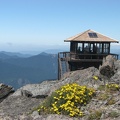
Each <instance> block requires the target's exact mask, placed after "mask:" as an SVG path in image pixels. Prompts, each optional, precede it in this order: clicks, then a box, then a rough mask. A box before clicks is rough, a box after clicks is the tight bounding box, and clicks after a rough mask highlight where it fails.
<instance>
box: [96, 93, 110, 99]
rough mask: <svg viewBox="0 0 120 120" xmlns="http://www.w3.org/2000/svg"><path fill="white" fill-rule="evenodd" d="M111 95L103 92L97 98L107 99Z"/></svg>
mask: <svg viewBox="0 0 120 120" xmlns="http://www.w3.org/2000/svg"><path fill="white" fill-rule="evenodd" d="M108 97H109V95H108V94H107V93H101V94H100V95H99V96H98V97H97V98H98V100H106V99H107V98H108Z"/></svg>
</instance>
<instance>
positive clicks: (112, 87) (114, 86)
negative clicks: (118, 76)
mask: <svg viewBox="0 0 120 120" xmlns="http://www.w3.org/2000/svg"><path fill="white" fill-rule="evenodd" d="M106 88H107V90H109V91H119V90H120V86H119V85H118V84H113V83H112V84H106Z"/></svg>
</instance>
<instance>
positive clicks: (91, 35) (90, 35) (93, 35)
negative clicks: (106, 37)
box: [88, 33, 98, 38]
mask: <svg viewBox="0 0 120 120" xmlns="http://www.w3.org/2000/svg"><path fill="white" fill-rule="evenodd" d="M88 35H89V37H90V38H98V36H97V34H96V33H88Z"/></svg>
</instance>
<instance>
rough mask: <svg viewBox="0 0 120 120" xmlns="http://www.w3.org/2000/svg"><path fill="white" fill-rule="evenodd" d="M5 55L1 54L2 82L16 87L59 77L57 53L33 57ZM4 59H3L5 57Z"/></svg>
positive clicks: (0, 74) (0, 79) (0, 80)
mask: <svg viewBox="0 0 120 120" xmlns="http://www.w3.org/2000/svg"><path fill="white" fill-rule="evenodd" d="M4 55H5V56H1V54H0V83H1V82H3V83H5V84H9V85H12V86H13V87H14V88H15V89H17V88H19V87H21V86H23V85H25V84H28V83H40V82H42V81H43V80H49V79H57V55H55V54H47V53H41V54H38V55H35V56H31V57H26V58H23V57H18V56H9V55H6V54H5V53H4ZM2 57H3V58H4V59H3V58H2Z"/></svg>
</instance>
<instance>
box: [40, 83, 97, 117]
mask: <svg viewBox="0 0 120 120" xmlns="http://www.w3.org/2000/svg"><path fill="white" fill-rule="evenodd" d="M94 94H95V90H94V89H92V88H87V87H86V86H80V85H78V84H76V83H72V84H67V85H64V86H62V87H61V88H60V89H58V90H56V91H55V92H54V93H53V94H52V95H51V96H50V98H49V99H47V101H46V102H45V103H44V104H43V105H42V106H41V107H40V109H39V110H38V111H39V112H41V111H47V112H49V113H56V114H66V115H70V116H80V117H82V116H83V115H84V113H83V112H82V111H81V110H80V107H81V106H82V105H86V104H87V103H88V102H89V101H90V99H91V98H92V97H93V95H94ZM48 104H49V105H48Z"/></svg>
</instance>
